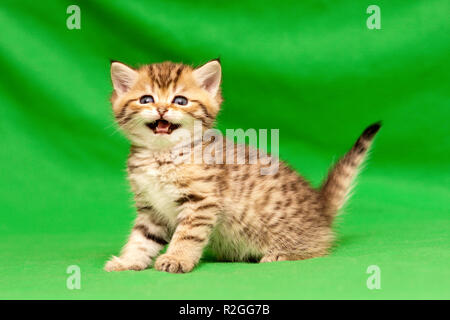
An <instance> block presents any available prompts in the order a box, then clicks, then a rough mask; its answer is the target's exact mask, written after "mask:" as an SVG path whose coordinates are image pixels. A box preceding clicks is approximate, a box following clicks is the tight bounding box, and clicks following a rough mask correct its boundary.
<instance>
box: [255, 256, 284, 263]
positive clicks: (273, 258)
mask: <svg viewBox="0 0 450 320" xmlns="http://www.w3.org/2000/svg"><path fill="white" fill-rule="evenodd" d="M286 260H287V257H286V256H283V255H279V254H266V255H265V256H264V257H262V259H261V260H260V261H259V263H263V262H274V261H286Z"/></svg>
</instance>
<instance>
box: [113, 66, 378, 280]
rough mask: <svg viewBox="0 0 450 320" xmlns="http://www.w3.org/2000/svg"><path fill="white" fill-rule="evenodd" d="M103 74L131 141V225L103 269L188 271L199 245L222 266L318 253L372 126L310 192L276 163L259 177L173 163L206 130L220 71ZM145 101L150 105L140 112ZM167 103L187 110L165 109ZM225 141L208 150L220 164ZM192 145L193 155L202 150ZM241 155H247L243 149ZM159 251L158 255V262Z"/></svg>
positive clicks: (248, 170) (252, 167)
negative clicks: (170, 126)
mask: <svg viewBox="0 0 450 320" xmlns="http://www.w3.org/2000/svg"><path fill="white" fill-rule="evenodd" d="M111 70H112V78H113V85H114V89H115V90H114V93H113V95H112V99H111V102H112V106H113V111H114V115H115V118H116V121H117V123H118V125H119V126H120V127H121V128H122V130H123V132H124V133H125V134H126V135H127V136H128V138H129V139H130V141H131V151H130V155H129V158H128V179H129V182H130V185H131V188H132V191H133V193H134V196H135V202H136V208H137V218H136V221H135V226H134V227H133V229H132V231H131V235H130V237H129V241H128V243H127V244H126V245H125V247H124V248H123V250H122V253H121V254H120V256H119V257H113V258H112V259H111V260H110V261H108V262H107V264H106V266H105V269H106V270H107V271H118V270H142V269H145V268H147V267H148V266H150V265H151V264H152V262H153V261H154V259H156V260H155V262H154V268H156V269H157V270H161V271H167V272H172V273H180V272H189V271H191V270H192V269H193V268H194V266H195V265H196V264H197V263H198V261H199V259H200V257H201V255H202V252H203V250H204V248H205V247H206V246H209V247H210V248H211V250H212V251H213V252H214V253H215V254H216V256H217V258H218V259H219V260H226V261H251V260H256V261H260V262H271V261H282V260H301V259H308V258H313V257H319V256H322V255H325V254H326V253H327V251H328V249H329V247H330V245H331V243H332V240H333V233H332V229H331V227H332V222H333V218H334V216H335V215H336V213H337V212H338V210H339V209H340V208H341V207H342V205H343V204H344V202H345V199H346V197H347V194H348V191H349V189H350V186H351V183H352V181H353V179H354V177H355V175H356V173H357V170H358V167H359V166H360V164H361V163H362V162H363V159H364V155H365V154H366V151H367V150H368V148H369V146H370V143H371V141H372V139H373V137H374V136H375V134H376V132H377V131H378V129H379V128H380V124H378V123H377V124H374V125H372V126H370V127H369V128H368V129H366V130H365V131H364V133H363V134H362V135H361V137H359V139H358V140H357V142H356V143H355V145H354V146H353V148H351V150H350V151H349V152H348V153H347V154H346V155H345V156H344V157H343V158H342V159H341V160H340V161H339V162H337V164H336V165H335V166H334V168H333V169H332V170H331V171H330V173H329V175H328V178H327V179H326V180H325V182H324V184H323V186H322V187H320V188H318V189H315V188H313V187H311V186H310V184H309V183H308V182H307V181H306V180H305V179H304V178H302V177H301V176H300V175H299V174H298V173H297V172H295V171H294V170H292V169H291V168H290V167H288V166H287V165H285V164H284V163H282V162H280V165H279V169H278V171H277V172H276V173H275V174H273V175H261V174H260V169H261V168H263V167H264V166H266V165H267V163H262V162H261V161H259V160H258V161H256V163H251V162H250V161H249V157H246V161H245V163H244V164H224V163H225V161H223V162H222V164H210V163H205V162H201V163H184V162H183V163H177V162H176V161H174V158H173V150H174V148H175V147H176V146H179V144H180V143H182V141H183V137H184V135H186V134H187V133H189V134H191V133H192V132H193V121H194V120H200V121H201V122H202V129H204V130H206V129H208V128H211V127H212V126H213V124H214V121H215V118H216V116H217V113H218V112H219V108H220V104H221V102H222V96H221V91H220V78H221V67H220V63H219V62H218V61H217V60H214V61H211V62H209V63H207V64H205V65H204V66H201V67H199V68H193V67H190V66H187V65H183V64H176V63H170V62H164V63H161V64H152V65H147V66H143V67H141V68H139V69H133V68H130V67H127V66H125V65H123V64H120V63H118V62H114V63H113V64H112V68H111ZM146 94H151V95H152V96H153V97H154V98H155V102H154V103H151V104H149V105H141V104H140V103H139V99H140V97H141V96H143V95H146ZM176 95H182V96H185V97H187V98H188V100H189V104H188V105H186V106H178V105H175V104H174V103H172V99H173V97H174V96H176ZM161 114H162V115H163V116H161ZM160 117H166V118H167V120H168V121H171V122H173V123H176V124H177V125H179V126H180V129H184V130H180V129H176V130H174V131H173V133H171V134H170V135H160V134H159V135H158V134H155V133H154V132H152V131H151V130H149V128H148V127H146V125H145V123H146V122H148V121H154V120H155V119H159V118H160ZM166 118H164V119H166ZM226 142H227V141H226V140H225V138H223V137H220V138H219V139H215V140H214V141H213V142H209V145H208V146H211V145H212V146H215V144H217V143H221V146H222V148H223V149H221V150H222V152H221V153H220V154H219V156H220V157H223V159H224V160H225V158H226V154H227V152H229V149H225V148H226V145H227V143H226ZM228 142H229V141H228ZM192 147H193V150H194V152H195V150H196V148H205V147H206V143H205V142H203V141H201V142H200V143H195V142H194V143H192ZM232 149H236V145H234V147H233V148H232ZM212 150H218V149H212ZM245 150H246V155H248V154H250V152H251V151H252V150H253V149H252V148H250V147H245ZM253 151H254V150H253ZM189 156H192V154H191V155H189ZM166 243H169V246H168V249H167V252H166V253H165V254H162V255H159V256H158V254H159V252H160V250H161V249H162V248H163V247H164V245H165V244H166Z"/></svg>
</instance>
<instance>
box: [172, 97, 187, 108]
mask: <svg viewBox="0 0 450 320" xmlns="http://www.w3.org/2000/svg"><path fill="white" fill-rule="evenodd" d="M172 103H175V104H179V105H180V106H185V105H187V103H188V99H186V97H183V96H176V97H175V98H173V101H172Z"/></svg>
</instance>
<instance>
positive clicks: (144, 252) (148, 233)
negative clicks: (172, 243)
mask: <svg viewBox="0 0 450 320" xmlns="http://www.w3.org/2000/svg"><path fill="white" fill-rule="evenodd" d="M148 210H149V209H148V208H147V209H141V210H140V213H139V215H138V217H137V218H136V221H135V224H134V227H133V230H132V231H131V234H130V237H129V239H128V242H127V244H126V245H125V246H124V247H123V249H122V252H121V254H120V257H116V256H113V257H112V258H111V260H109V261H108V262H107V263H106V265H105V270H106V271H124V270H135V271H139V270H144V269H146V268H147V267H148V266H149V265H150V264H151V262H152V259H153V258H154V257H156V256H157V255H158V253H159V252H160V251H161V249H162V248H163V247H164V245H165V244H167V241H166V237H167V228H166V226H165V225H163V224H160V223H159V222H157V220H155V219H154V218H153V217H152V215H151V212H148ZM146 211H147V212H146Z"/></svg>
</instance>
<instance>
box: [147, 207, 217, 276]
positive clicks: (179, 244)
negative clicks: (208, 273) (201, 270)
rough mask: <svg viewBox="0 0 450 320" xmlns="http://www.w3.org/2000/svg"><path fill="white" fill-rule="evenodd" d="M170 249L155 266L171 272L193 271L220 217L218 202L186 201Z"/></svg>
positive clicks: (159, 258)
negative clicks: (218, 215)
mask: <svg viewBox="0 0 450 320" xmlns="http://www.w3.org/2000/svg"><path fill="white" fill-rule="evenodd" d="M185 207H186V208H185V209H184V210H182V212H181V213H180V216H179V217H180V220H181V221H180V223H179V224H178V226H177V228H176V230H175V233H174V235H173V237H172V240H171V241H170V244H169V248H168V249H167V253H165V254H163V255H161V256H159V257H158V258H157V259H156V262H155V269H157V270H160V271H166V272H171V273H184V272H189V271H191V270H192V269H193V268H194V266H195V265H196V264H197V262H198V261H199V260H200V258H201V256H202V252H203V248H204V247H205V246H206V244H207V243H208V240H209V236H210V235H211V231H212V229H213V228H214V226H215V224H216V221H217V212H218V209H219V207H218V205H217V202H215V203H213V202H211V201H208V202H206V201H201V202H198V203H195V204H194V203H187V204H185Z"/></svg>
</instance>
